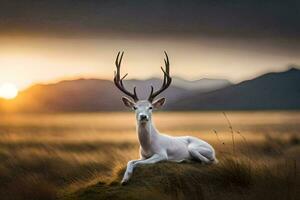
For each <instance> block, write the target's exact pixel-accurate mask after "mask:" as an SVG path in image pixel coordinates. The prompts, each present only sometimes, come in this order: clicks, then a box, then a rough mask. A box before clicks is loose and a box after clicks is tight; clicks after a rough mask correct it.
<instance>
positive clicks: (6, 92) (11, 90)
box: [0, 83, 19, 99]
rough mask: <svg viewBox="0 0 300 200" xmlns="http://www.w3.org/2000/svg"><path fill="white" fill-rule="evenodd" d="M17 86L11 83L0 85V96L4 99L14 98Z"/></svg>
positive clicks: (16, 93)
mask: <svg viewBox="0 0 300 200" xmlns="http://www.w3.org/2000/svg"><path fill="white" fill-rule="evenodd" d="M18 92H19V91H18V88H17V87H16V86H15V85H14V84H12V83H3V84H1V85H0V97H2V98H4V99H14V98H15V97H16V96H17V95H18Z"/></svg>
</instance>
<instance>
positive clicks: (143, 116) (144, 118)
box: [140, 114, 148, 120]
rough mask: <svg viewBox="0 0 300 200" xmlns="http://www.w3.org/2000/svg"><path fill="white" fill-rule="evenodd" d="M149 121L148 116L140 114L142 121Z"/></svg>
mask: <svg viewBox="0 0 300 200" xmlns="http://www.w3.org/2000/svg"><path fill="white" fill-rule="evenodd" d="M146 119H148V117H147V115H144V114H140V120H146Z"/></svg>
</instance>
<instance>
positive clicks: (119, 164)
mask: <svg viewBox="0 0 300 200" xmlns="http://www.w3.org/2000/svg"><path fill="white" fill-rule="evenodd" d="M227 116H228V118H229V120H230V122H231V123H232V126H233V131H234V141H235V152H233V147H232V135H231V130H230V129H229V128H228V122H227V121H226V119H225V118H224V115H223V114H222V112H203V113H196V112H194V113H169V112H162V113H155V114H154V121H155V124H156V126H157V128H158V129H159V130H160V131H162V132H164V133H168V134H171V135H193V136H197V137H199V138H201V139H204V140H206V141H208V142H210V143H211V144H213V146H214V147H215V148H216V150H217V157H218V158H219V159H220V160H221V161H222V160H223V161H222V162H221V164H220V165H219V166H223V164H224V163H225V165H224V167H223V168H222V167H221V169H222V170H223V171H218V170H217V169H216V170H217V171H215V172H214V173H215V174H218V173H219V176H220V178H222V181H225V180H227V179H228V181H230V179H232V181H237V182H241V183H243V184H244V185H248V184H249V185H251V184H252V183H253V180H254V179H252V178H253V177H252V176H253V173H252V172H253V170H254V172H255V170H256V167H258V166H268V167H269V166H273V165H274V166H279V164H278V163H285V162H286V160H291V161H294V160H296V161H295V162H298V161H299V152H300V148H299V131H300V113H298V112H254V113H248V112H229V113H227ZM134 120H135V117H134V114H133V113H97V114H96V113H93V114H89V113H85V114H51V115H49V114H7V115H2V116H1V120H0V183H1V186H0V195H1V196H2V197H4V198H5V199H29V198H28V197H29V196H30V197H31V199H54V198H56V197H57V196H62V195H63V194H66V193H72V192H74V191H77V190H79V189H80V188H85V187H87V186H88V185H93V184H96V183H98V182H104V183H110V182H112V181H114V180H118V177H119V175H118V173H119V171H120V170H122V169H123V168H124V166H125V165H126V163H127V161H128V160H130V159H135V158H138V156H139V154H138V148H139V146H138V141H137V138H136V133H135V121H134ZM227 158H228V159H229V160H226V159H227ZM230 159H231V160H230ZM232 159H233V160H232ZM222 163H223V164H222ZM249 163H250V165H251V167H250V168H249V170H250V171H249V174H247V173H248V172H247V173H246V174H244V173H245V172H246V171H247V169H248V168H247V166H248V165H249ZM254 163H255V166H252V165H254ZM240 166H243V167H245V168H240ZM226 167H229V168H228V169H227V168H226ZM232 168H233V169H234V170H235V172H237V171H239V170H241V171H239V173H241V176H240V177H238V178H242V179H241V180H239V179H237V180H235V179H234V177H230V176H231V175H230V170H232ZM174 170H175V169H174ZM226 170H227V171H228V170H229V173H227V172H226ZM251 170H252V171H251ZM225 172H226V173H225ZM235 172H233V173H235ZM226 176H229V177H227V178H224V177H226ZM255 176H257V174H255ZM114 177H115V178H116V177H117V178H116V179H114ZM255 180H257V177H256V178H255ZM254 183H255V181H254ZM29 186H30V187H29ZM33 191H36V192H33Z"/></svg>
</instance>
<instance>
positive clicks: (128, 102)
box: [122, 97, 134, 108]
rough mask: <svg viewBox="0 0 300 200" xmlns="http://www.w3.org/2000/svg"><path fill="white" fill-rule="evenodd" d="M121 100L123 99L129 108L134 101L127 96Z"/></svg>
mask: <svg viewBox="0 0 300 200" xmlns="http://www.w3.org/2000/svg"><path fill="white" fill-rule="evenodd" d="M122 101H123V103H124V105H125V106H127V107H129V108H133V106H134V103H133V102H132V101H131V100H130V99H128V98H127V97H122Z"/></svg>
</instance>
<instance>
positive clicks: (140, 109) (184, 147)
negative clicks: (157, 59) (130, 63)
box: [114, 53, 217, 184]
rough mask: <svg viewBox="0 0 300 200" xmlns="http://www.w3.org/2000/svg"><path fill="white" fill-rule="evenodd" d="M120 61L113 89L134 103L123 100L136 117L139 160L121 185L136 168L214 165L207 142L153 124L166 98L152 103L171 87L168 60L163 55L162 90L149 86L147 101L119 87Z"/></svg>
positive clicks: (214, 161) (134, 161) (127, 172)
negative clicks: (192, 163) (154, 112)
mask: <svg viewBox="0 0 300 200" xmlns="http://www.w3.org/2000/svg"><path fill="white" fill-rule="evenodd" d="M122 57H123V53H122V54H121V58H120V60H119V54H118V56H117V59H116V66H117V72H116V73H115V78H114V82H115V84H116V86H117V87H118V88H119V89H120V90H121V91H123V92H124V93H125V94H126V95H128V96H130V97H131V98H132V99H133V100H134V101H132V100H130V99H128V98H126V97H122V101H123V103H124V105H125V106H127V107H129V108H131V109H133V110H134V111H135V113H136V121H137V134H138V140H139V143H140V159H138V160H131V161H129V162H128V164H127V169H126V171H125V174H124V177H123V180H122V184H124V183H126V182H128V180H129V179H130V177H131V176H132V173H133V170H134V168H135V167H136V166H138V165H143V164H151V163H157V162H160V161H165V160H168V161H174V162H182V161H185V160H196V161H199V162H201V163H204V164H212V163H217V159H216V157H215V151H214V148H213V147H212V146H211V145H210V144H208V143H207V142H205V141H203V140H200V139H198V138H196V137H192V136H180V137H173V136H169V135H165V134H161V133H159V131H158V130H157V129H156V128H155V126H154V124H153V122H152V110H153V109H158V108H160V107H161V106H163V104H164V103H165V98H160V99H158V100H156V101H154V98H155V97H156V96H157V95H159V94H160V93H161V92H162V91H164V90H165V89H166V88H167V87H168V86H169V85H170V84H171V80H172V79H171V77H170V76H169V59H168V56H167V54H166V57H167V58H166V60H165V65H166V69H165V70H164V69H163V68H162V71H163V72H164V82H163V86H162V87H161V88H160V89H159V90H158V91H157V92H153V91H154V89H153V87H152V86H151V94H150V96H149V98H148V100H139V99H138V97H137V95H136V89H135V88H134V93H130V92H128V91H127V90H126V89H125V88H124V86H123V83H122V80H123V79H124V78H125V77H126V75H127V74H126V75H125V76H124V77H123V78H120V65H121V60H122Z"/></svg>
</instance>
